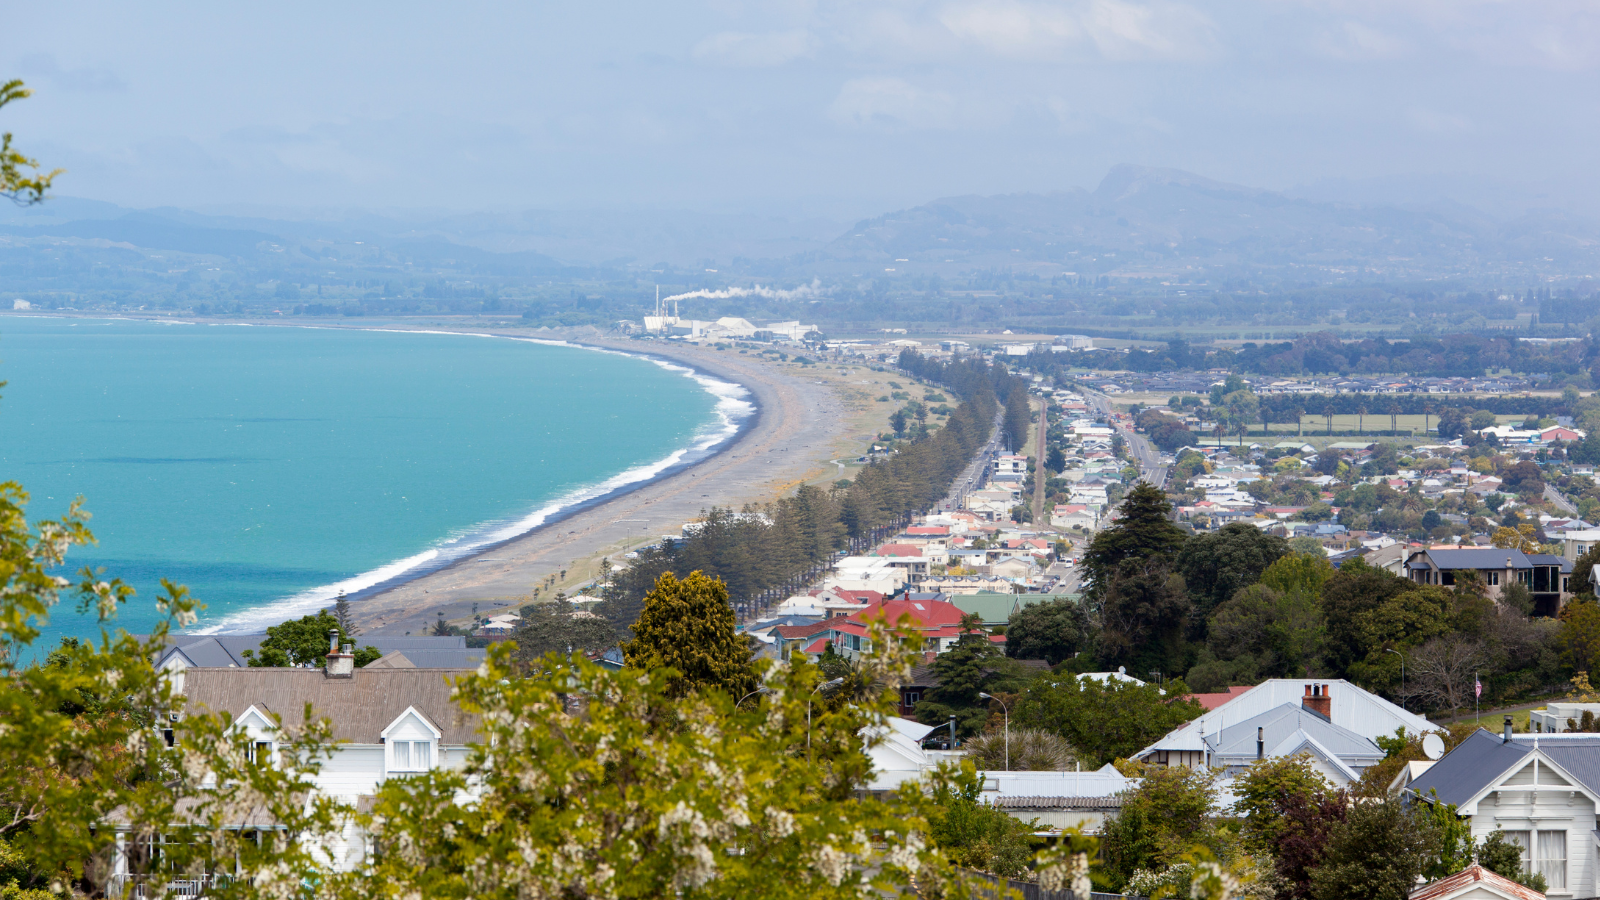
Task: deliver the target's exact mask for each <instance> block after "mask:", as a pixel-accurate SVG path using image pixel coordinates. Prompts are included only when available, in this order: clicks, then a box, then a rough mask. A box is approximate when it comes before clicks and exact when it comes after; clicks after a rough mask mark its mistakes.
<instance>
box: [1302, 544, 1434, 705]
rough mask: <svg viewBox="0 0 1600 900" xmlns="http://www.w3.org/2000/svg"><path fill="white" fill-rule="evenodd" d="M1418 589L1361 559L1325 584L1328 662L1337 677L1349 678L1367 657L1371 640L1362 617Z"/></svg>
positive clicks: (1344, 568)
mask: <svg viewBox="0 0 1600 900" xmlns="http://www.w3.org/2000/svg"><path fill="white" fill-rule="evenodd" d="M1414 587H1416V585H1415V584H1413V583H1412V582H1410V581H1407V580H1406V579H1404V578H1400V577H1398V576H1395V575H1391V574H1389V573H1388V572H1386V571H1384V570H1383V569H1379V568H1375V567H1373V566H1369V565H1367V564H1366V563H1364V562H1362V561H1361V560H1359V559H1352V560H1349V561H1347V562H1345V563H1344V564H1343V565H1341V566H1340V567H1339V571H1338V572H1337V573H1336V574H1335V575H1334V576H1333V577H1331V578H1329V579H1328V580H1327V582H1325V583H1324V584H1323V586H1322V614H1323V616H1324V617H1325V619H1326V621H1327V623H1328V645H1327V652H1326V654H1325V658H1326V660H1327V663H1328V667H1329V669H1331V670H1332V673H1333V674H1335V675H1338V676H1341V677H1342V676H1344V675H1347V674H1349V673H1350V667H1351V666H1352V665H1353V664H1355V663H1357V662H1359V661H1361V660H1363V659H1365V658H1366V656H1367V652H1368V650H1369V646H1368V644H1367V637H1366V635H1365V634H1363V633H1362V631H1361V626H1360V623H1361V622H1362V621H1363V620H1362V618H1361V616H1362V614H1364V613H1366V612H1368V611H1370V610H1373V609H1376V608H1377V607H1378V606H1380V605H1382V604H1383V602H1384V601H1385V600H1388V599H1389V598H1391V597H1396V596H1398V595H1400V594H1403V593H1405V592H1406V591H1408V590H1410V589H1412V588H1414ZM1390 655H1393V654H1390Z"/></svg>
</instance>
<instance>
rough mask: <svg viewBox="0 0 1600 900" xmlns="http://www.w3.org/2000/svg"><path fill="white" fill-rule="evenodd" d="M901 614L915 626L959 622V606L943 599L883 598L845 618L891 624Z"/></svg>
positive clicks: (922, 626)
mask: <svg viewBox="0 0 1600 900" xmlns="http://www.w3.org/2000/svg"><path fill="white" fill-rule="evenodd" d="M901 616H910V617H911V620H912V622H913V623H914V625H915V627H917V628H938V627H940V626H943V625H959V624H961V608H960V607H958V606H956V605H955V604H954V603H950V602H948V601H944V600H884V601H882V602H880V603H872V604H869V605H868V606H867V608H866V609H863V610H861V611H859V612H853V613H851V614H850V615H849V616H847V617H846V618H848V619H849V620H850V621H852V622H862V623H865V622H870V621H872V620H874V619H887V620H888V622H889V624H890V625H893V624H895V623H897V622H899V621H900V617H901Z"/></svg>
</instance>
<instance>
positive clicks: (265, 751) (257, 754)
mask: <svg viewBox="0 0 1600 900" xmlns="http://www.w3.org/2000/svg"><path fill="white" fill-rule="evenodd" d="M250 762H251V763H252V764H254V765H258V766H265V765H268V764H270V763H271V762H272V742H271V741H252V742H251V743H250Z"/></svg>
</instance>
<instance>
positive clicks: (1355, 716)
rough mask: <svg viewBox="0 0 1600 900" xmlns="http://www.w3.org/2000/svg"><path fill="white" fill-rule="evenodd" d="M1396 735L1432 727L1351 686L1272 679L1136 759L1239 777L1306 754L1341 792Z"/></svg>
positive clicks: (1179, 729) (1181, 728)
mask: <svg viewBox="0 0 1600 900" xmlns="http://www.w3.org/2000/svg"><path fill="white" fill-rule="evenodd" d="M1396 730H1404V731H1405V733H1406V734H1410V735H1419V734H1423V733H1426V732H1429V731H1434V730H1435V726H1434V725H1433V723H1431V722H1429V721H1428V720H1427V719H1424V718H1423V717H1421V716H1418V715H1414V714H1412V713H1409V712H1406V711H1405V710H1403V709H1401V708H1400V707H1398V706H1395V705H1394V704H1393V703H1390V702H1389V701H1387V700H1385V699H1383V698H1382V697H1379V696H1377V695H1375V694H1370V693H1368V692H1366V691H1364V690H1362V689H1361V688H1358V687H1356V686H1355V685H1353V684H1351V683H1350V682H1348V681H1344V680H1333V681H1326V680H1317V679H1303V678H1274V679H1271V680H1269V681H1265V682H1262V683H1261V684H1258V685H1256V686H1255V687H1253V688H1251V689H1250V690H1248V691H1245V692H1244V693H1242V694H1240V695H1239V696H1237V697H1235V698H1234V699H1232V700H1230V701H1228V702H1227V703H1224V704H1223V705H1221V706H1219V707H1217V708H1216V709H1213V710H1211V711H1210V712H1208V713H1206V714H1205V715H1203V716H1201V717H1200V718H1198V719H1194V720H1193V721H1190V722H1186V723H1184V724H1183V725H1180V726H1178V727H1177V728H1175V729H1173V730H1172V731H1170V732H1168V733H1167V734H1166V736H1165V737H1162V738H1161V739H1160V740H1158V741H1156V742H1155V743H1153V744H1151V745H1150V746H1148V747H1146V748H1144V749H1143V750H1140V751H1139V752H1138V753H1137V754H1135V755H1134V758H1135V759H1138V760H1142V761H1144V762H1148V763H1155V764H1157V765H1168V766H1190V767H1193V768H1199V767H1200V766H1207V767H1211V768H1217V769H1225V770H1229V771H1237V770H1240V769H1242V768H1243V767H1244V766H1247V765H1249V763H1250V762H1252V761H1254V760H1255V759H1257V758H1261V757H1265V758H1268V759H1277V758H1280V757H1285V756H1295V755H1297V754H1301V753H1305V754H1308V755H1309V756H1310V757H1311V758H1312V760H1313V763H1314V764H1315V765H1316V767H1317V769H1318V770H1319V771H1321V772H1322V774H1323V775H1324V776H1325V777H1327V778H1328V779H1329V780H1330V781H1332V782H1333V783H1334V784H1335V785H1338V786H1343V785H1347V784H1349V783H1350V782H1352V781H1354V780H1356V779H1357V778H1359V777H1360V775H1361V772H1362V771H1363V770H1364V769H1366V768H1367V767H1368V766H1371V765H1373V764H1375V763H1376V762H1378V761H1379V760H1382V759H1383V757H1384V753H1383V751H1382V750H1379V749H1378V745H1377V743H1376V742H1377V739H1378V738H1380V737H1392V736H1394V733H1395V731H1396Z"/></svg>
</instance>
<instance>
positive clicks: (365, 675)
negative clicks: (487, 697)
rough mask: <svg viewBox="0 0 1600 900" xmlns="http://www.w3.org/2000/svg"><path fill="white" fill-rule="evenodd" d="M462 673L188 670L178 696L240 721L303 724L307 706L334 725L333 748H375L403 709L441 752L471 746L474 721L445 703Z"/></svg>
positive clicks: (474, 733)
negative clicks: (274, 717)
mask: <svg viewBox="0 0 1600 900" xmlns="http://www.w3.org/2000/svg"><path fill="white" fill-rule="evenodd" d="M469 673H470V670H462V669H371V668H367V669H357V670H355V673H354V674H353V675H351V677H349V678H329V677H327V676H325V675H324V674H323V673H322V670H321V669H266V668H262V669H250V668H232V669H204V668H194V669H190V670H188V672H187V673H185V676H184V679H185V681H184V695H185V697H186V698H187V699H188V702H189V704H190V705H191V706H192V707H194V708H200V709H207V710H210V711H212V712H228V713H231V714H232V715H234V716H239V715H241V714H242V713H244V712H245V711H246V710H248V709H249V708H250V707H252V706H254V707H256V708H257V709H261V710H269V711H271V712H274V713H277V714H278V715H279V716H281V717H282V718H283V724H284V726H285V727H288V728H295V727H298V726H300V725H301V724H302V720H301V712H302V711H303V710H304V709H305V706H306V704H307V703H309V704H311V706H312V708H313V710H314V713H315V714H316V715H319V716H323V717H325V718H327V719H328V720H329V721H331V722H332V723H333V736H334V738H335V739H336V740H339V741H346V742H349V743H355V744H376V743H378V740H379V738H380V737H381V736H382V733H383V730H384V729H385V728H388V727H389V725H390V724H391V723H393V722H394V721H395V720H396V719H398V718H399V717H400V716H401V715H402V714H403V713H405V711H406V710H407V709H409V708H413V707H414V708H415V709H416V710H417V711H418V712H419V713H421V714H422V715H423V716H425V717H427V719H428V721H430V722H432V723H433V724H434V725H435V726H436V727H437V728H438V729H439V730H440V732H441V733H442V737H441V738H440V740H442V741H443V742H444V743H446V744H465V743H468V742H470V741H473V740H475V739H476V734H477V727H478V719H477V717H476V716H472V715H468V714H466V713H463V712H461V710H460V709H459V708H458V707H457V706H456V705H455V702H454V701H453V700H451V699H450V693H451V686H450V680H451V679H452V678H455V677H459V676H463V675H467V674H469Z"/></svg>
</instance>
